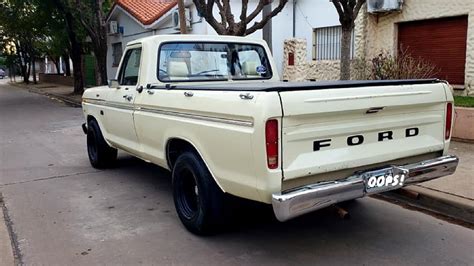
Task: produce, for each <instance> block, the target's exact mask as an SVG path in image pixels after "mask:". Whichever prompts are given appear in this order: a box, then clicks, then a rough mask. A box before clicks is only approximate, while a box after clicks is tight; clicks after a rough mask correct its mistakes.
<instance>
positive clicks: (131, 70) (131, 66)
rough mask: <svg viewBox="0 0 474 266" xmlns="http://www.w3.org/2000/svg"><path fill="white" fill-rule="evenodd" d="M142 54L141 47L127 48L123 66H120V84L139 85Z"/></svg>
mask: <svg viewBox="0 0 474 266" xmlns="http://www.w3.org/2000/svg"><path fill="white" fill-rule="evenodd" d="M141 54H142V49H141V48H138V49H130V50H127V53H126V54H125V58H124V61H123V64H122V67H121V68H120V75H119V84H120V85H132V86H133V85H137V83H138V73H139V70H140V58H141Z"/></svg>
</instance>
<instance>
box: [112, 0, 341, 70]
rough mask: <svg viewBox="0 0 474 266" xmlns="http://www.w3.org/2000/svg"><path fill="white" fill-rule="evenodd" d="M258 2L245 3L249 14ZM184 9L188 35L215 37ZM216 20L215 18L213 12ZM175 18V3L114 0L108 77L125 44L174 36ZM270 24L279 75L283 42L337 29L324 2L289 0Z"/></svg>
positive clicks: (189, 7) (237, 6)
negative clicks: (148, 37)
mask: <svg viewBox="0 0 474 266" xmlns="http://www.w3.org/2000/svg"><path fill="white" fill-rule="evenodd" d="M258 2H259V1H258V0H250V1H249V7H248V10H249V12H250V10H253V9H254V8H255V7H256V5H257V4H258ZM296 2H297V4H296V5H295V4H294V3H296ZM241 5H242V1H241V0H231V6H232V11H233V12H234V13H235V14H238V13H239V12H240V10H241ZM272 5H273V7H276V6H277V5H278V1H276V0H275V1H273V3H272ZM185 6H186V18H187V21H188V24H187V26H188V33H189V34H216V32H215V31H214V29H213V28H212V27H211V26H210V25H209V24H207V22H206V21H205V20H204V19H203V18H201V17H199V15H198V12H197V10H196V7H195V6H194V4H193V3H192V1H191V0H185ZM315 14H317V15H315ZM216 17H218V14H217V11H216ZM178 18H179V17H178V13H177V4H176V1H175V0H141V1H136V0H116V2H115V4H114V5H113V7H112V9H111V11H110V13H109V14H108V18H107V21H108V23H109V28H110V30H109V36H108V47H109V49H108V56H107V58H108V59H107V60H108V62H107V66H108V76H109V78H112V77H115V75H116V73H117V67H118V64H119V62H120V58H121V56H122V51H123V50H124V48H125V45H126V44H127V43H128V42H129V41H132V40H135V39H138V38H142V37H146V36H151V35H157V34H178V33H179V19H178ZM260 19H261V14H260V15H258V16H257V17H256V18H255V21H257V20H260ZM271 24H272V26H271V28H272V29H273V30H271V31H270V32H269V37H267V38H268V39H266V40H267V41H268V42H269V43H270V44H271V47H272V48H273V49H272V50H273V54H274V57H275V59H276V61H277V65H278V67H279V69H278V70H279V72H280V73H281V72H282V70H283V44H284V40H285V39H288V38H292V37H298V38H306V39H307V40H308V41H311V40H312V39H313V34H314V29H317V28H324V29H326V31H327V32H330V30H331V29H332V28H331V27H333V26H336V28H337V25H339V20H338V17H337V13H336V11H335V9H334V7H333V6H332V3H330V2H329V1H327V0H293V1H291V0H290V1H289V2H288V3H287V5H286V6H285V8H284V9H283V11H282V12H281V13H280V14H278V15H277V16H276V17H274V18H273V19H272V23H271ZM248 37H249V38H259V39H261V38H263V32H262V30H259V31H257V32H255V33H253V34H251V35H249V36H248ZM334 39H337V38H334ZM269 40H271V41H269ZM308 47H311V45H308ZM308 49H309V50H311V49H312V48H308ZM308 54H309V53H308ZM310 59H311V57H308V60H310Z"/></svg>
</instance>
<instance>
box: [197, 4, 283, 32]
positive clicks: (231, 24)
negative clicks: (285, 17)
mask: <svg viewBox="0 0 474 266" xmlns="http://www.w3.org/2000/svg"><path fill="white" fill-rule="evenodd" d="M193 2H194V4H195V5H196V8H197V10H198V12H199V14H200V15H201V16H203V17H204V19H205V20H206V21H207V23H209V25H211V26H212V27H213V28H214V30H215V31H216V32H217V34H220V35H236V36H245V35H249V34H251V33H253V32H255V31H257V30H259V29H262V28H263V27H264V26H265V24H267V22H268V21H269V20H270V19H272V18H273V17H274V16H276V15H277V14H278V13H280V12H281V11H282V10H283V8H284V7H285V5H286V3H287V2H288V0H279V2H278V5H277V6H276V7H275V8H274V9H273V10H272V11H271V12H270V13H268V14H266V16H263V15H262V19H261V20H259V21H255V22H254V23H253V25H252V26H250V27H249V25H250V24H251V23H252V21H254V20H255V19H256V17H257V16H258V15H259V14H260V13H262V11H263V8H264V7H265V6H266V5H268V4H271V2H272V1H271V0H259V2H258V4H257V6H256V7H255V9H254V10H253V11H252V12H251V13H250V14H248V12H247V11H248V4H249V0H242V9H241V11H240V14H239V19H240V21H238V22H237V21H236V20H235V16H234V14H233V13H232V8H231V4H230V0H193ZM214 7H217V11H218V12H219V16H220V21H218V20H217V19H216V18H215V17H214V13H213V10H214Z"/></svg>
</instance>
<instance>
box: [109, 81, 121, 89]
mask: <svg viewBox="0 0 474 266" xmlns="http://www.w3.org/2000/svg"><path fill="white" fill-rule="evenodd" d="M109 88H111V89H119V88H120V84H119V82H118V80H116V79H111V80H109Z"/></svg>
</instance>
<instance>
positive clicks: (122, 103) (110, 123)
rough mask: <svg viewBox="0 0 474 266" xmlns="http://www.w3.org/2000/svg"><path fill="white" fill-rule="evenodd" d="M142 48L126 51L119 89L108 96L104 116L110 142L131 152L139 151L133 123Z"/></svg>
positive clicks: (121, 68)
mask: <svg viewBox="0 0 474 266" xmlns="http://www.w3.org/2000/svg"><path fill="white" fill-rule="evenodd" d="M141 52H142V49H141V47H130V48H128V49H127V50H126V52H125V56H124V58H123V61H122V63H121V66H120V70H119V74H118V78H117V79H118V83H119V86H118V87H117V88H111V89H110V91H109V93H108V94H107V110H106V112H105V114H104V116H105V123H106V128H107V131H108V132H109V141H110V142H112V143H113V144H114V145H115V146H116V147H118V148H121V149H123V150H126V151H129V152H133V153H135V152H137V151H138V147H139V145H138V139H137V134H136V133H135V126H134V123H133V114H134V102H135V97H136V95H137V93H138V92H137V90H136V89H137V86H138V84H139V77H140V61H141Z"/></svg>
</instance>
